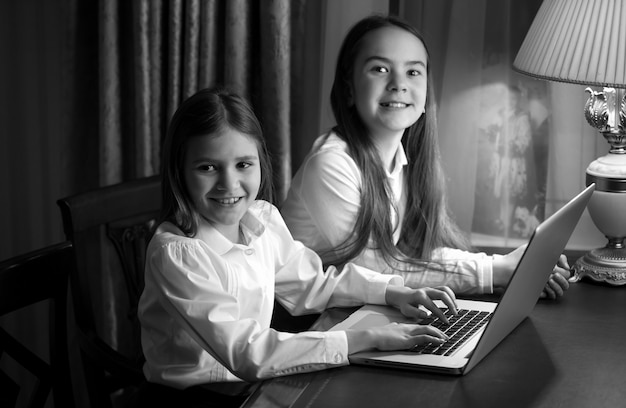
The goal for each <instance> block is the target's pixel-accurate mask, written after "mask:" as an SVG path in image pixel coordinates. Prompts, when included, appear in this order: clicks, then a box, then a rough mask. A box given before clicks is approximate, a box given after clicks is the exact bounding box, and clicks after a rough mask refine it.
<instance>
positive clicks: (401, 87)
mask: <svg viewBox="0 0 626 408" xmlns="http://www.w3.org/2000/svg"><path fill="white" fill-rule="evenodd" d="M387 90H389V91H393V92H406V91H407V87H406V83H405V82H404V77H403V76H402V75H399V74H393V75H392V76H391V80H390V81H389V85H388V86H387Z"/></svg>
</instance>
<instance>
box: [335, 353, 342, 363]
mask: <svg viewBox="0 0 626 408" xmlns="http://www.w3.org/2000/svg"><path fill="white" fill-rule="evenodd" d="M341 360H343V358H342V357H341V354H335V363H336V364H339V363H341Z"/></svg>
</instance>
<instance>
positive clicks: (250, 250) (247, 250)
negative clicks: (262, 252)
mask: <svg viewBox="0 0 626 408" xmlns="http://www.w3.org/2000/svg"><path fill="white" fill-rule="evenodd" d="M253 253H254V249H250V248H248V249H246V250H245V254H246V255H252V254H253Z"/></svg>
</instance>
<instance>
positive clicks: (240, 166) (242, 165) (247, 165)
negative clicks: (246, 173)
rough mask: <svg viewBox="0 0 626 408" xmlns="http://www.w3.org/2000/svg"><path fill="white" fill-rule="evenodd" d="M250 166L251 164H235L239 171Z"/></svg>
mask: <svg viewBox="0 0 626 408" xmlns="http://www.w3.org/2000/svg"><path fill="white" fill-rule="evenodd" d="M250 166H252V163H249V162H240V163H238V164H237V167H239V168H240V169H247V168H248V167H250Z"/></svg>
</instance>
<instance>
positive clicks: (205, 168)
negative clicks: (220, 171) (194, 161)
mask: <svg viewBox="0 0 626 408" xmlns="http://www.w3.org/2000/svg"><path fill="white" fill-rule="evenodd" d="M198 170H200V171H205V172H208V171H214V170H215V166H214V165H212V164H201V165H200V166H198Z"/></svg>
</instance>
